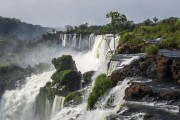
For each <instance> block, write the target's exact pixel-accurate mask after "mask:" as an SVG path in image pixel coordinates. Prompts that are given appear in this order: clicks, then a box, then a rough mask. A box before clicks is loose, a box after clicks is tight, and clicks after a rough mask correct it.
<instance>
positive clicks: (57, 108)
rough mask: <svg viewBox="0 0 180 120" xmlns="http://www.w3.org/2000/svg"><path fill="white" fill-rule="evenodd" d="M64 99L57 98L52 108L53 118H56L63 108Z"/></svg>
mask: <svg viewBox="0 0 180 120" xmlns="http://www.w3.org/2000/svg"><path fill="white" fill-rule="evenodd" d="M64 99H65V98H64V97H62V96H57V95H56V96H55V98H54V102H53V106H52V113H51V116H54V115H55V114H56V113H57V112H59V111H60V110H61V109H62V108H63V104H64Z"/></svg>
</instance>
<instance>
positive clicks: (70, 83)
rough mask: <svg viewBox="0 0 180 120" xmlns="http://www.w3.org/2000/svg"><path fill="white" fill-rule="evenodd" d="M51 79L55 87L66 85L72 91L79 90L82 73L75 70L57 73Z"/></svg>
mask: <svg viewBox="0 0 180 120" xmlns="http://www.w3.org/2000/svg"><path fill="white" fill-rule="evenodd" d="M51 78H52V80H53V85H55V84H56V85H58V86H62V85H66V86H67V87H68V89H69V90H70V91H74V90H77V89H78V88H79V86H80V82H81V75H80V73H79V72H77V71H74V70H64V71H61V72H59V71H56V72H55V73H54V74H53V75H52V77H51Z"/></svg>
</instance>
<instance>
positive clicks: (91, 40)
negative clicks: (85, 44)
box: [89, 33, 95, 50]
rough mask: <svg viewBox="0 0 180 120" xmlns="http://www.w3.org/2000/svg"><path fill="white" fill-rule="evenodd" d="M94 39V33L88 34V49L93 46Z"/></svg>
mask: <svg viewBox="0 0 180 120" xmlns="http://www.w3.org/2000/svg"><path fill="white" fill-rule="evenodd" d="M94 39H95V35H94V33H93V34H90V35H89V49H90V50H91V49H92V47H93V44H94Z"/></svg>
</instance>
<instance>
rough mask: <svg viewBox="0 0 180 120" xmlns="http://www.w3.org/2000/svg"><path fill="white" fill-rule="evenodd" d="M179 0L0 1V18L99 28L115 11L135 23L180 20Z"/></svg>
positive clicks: (57, 25)
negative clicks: (148, 20) (171, 18)
mask: <svg viewBox="0 0 180 120" xmlns="http://www.w3.org/2000/svg"><path fill="white" fill-rule="evenodd" d="M179 6H180V0H0V16H3V17H10V18H18V19H20V20H21V21H23V22H27V23H32V24H38V25H42V26H45V27H56V28H58V27H64V26H65V25H72V26H74V25H80V24H83V23H86V22H88V23H89V24H90V25H103V24H106V23H108V22H109V20H108V19H107V18H106V14H107V13H108V12H111V11H117V12H119V13H122V14H125V15H126V16H127V18H128V20H133V21H135V22H136V23H137V22H142V21H144V20H145V19H147V18H150V19H152V18H154V17H155V16H156V17H157V18H158V19H164V18H168V17H179V18H180V7H179Z"/></svg>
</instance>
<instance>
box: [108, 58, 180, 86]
mask: <svg viewBox="0 0 180 120" xmlns="http://www.w3.org/2000/svg"><path fill="white" fill-rule="evenodd" d="M136 76H141V77H149V78H157V80H158V82H161V83H162V82H163V83H164V82H168V83H175V84H180V59H178V58H170V57H165V56H162V55H150V56H146V57H145V58H141V59H139V60H136V61H134V62H132V63H131V64H130V65H127V66H124V68H122V69H119V70H115V71H113V72H112V74H111V75H110V79H111V80H113V81H116V83H117V82H118V81H121V80H123V79H124V78H126V77H136Z"/></svg>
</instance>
